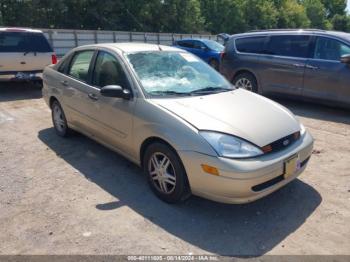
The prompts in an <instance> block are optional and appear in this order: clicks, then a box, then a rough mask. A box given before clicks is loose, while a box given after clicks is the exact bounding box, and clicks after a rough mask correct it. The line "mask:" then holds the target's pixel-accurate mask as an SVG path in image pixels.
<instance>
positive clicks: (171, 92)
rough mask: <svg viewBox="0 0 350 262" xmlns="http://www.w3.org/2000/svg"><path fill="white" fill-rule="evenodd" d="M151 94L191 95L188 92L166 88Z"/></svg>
mask: <svg viewBox="0 0 350 262" xmlns="http://www.w3.org/2000/svg"><path fill="white" fill-rule="evenodd" d="M149 93H150V94H151V95H189V93H188V92H176V91H171V90H164V91H160V90H159V91H152V92H149Z"/></svg>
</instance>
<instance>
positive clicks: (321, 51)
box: [314, 37, 350, 61]
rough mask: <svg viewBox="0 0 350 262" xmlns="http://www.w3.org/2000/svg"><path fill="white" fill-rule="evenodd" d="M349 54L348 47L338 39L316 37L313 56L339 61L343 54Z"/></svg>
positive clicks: (349, 48)
mask: <svg viewBox="0 0 350 262" xmlns="http://www.w3.org/2000/svg"><path fill="white" fill-rule="evenodd" d="M348 54H350V47H349V46H347V45H345V44H343V43H341V42H340V41H338V40H335V39H330V38H326V37H318V38H317V41H316V46H315V54H314V58H316V59H324V60H334V61H339V60H340V58H341V57H342V56H343V55H348Z"/></svg>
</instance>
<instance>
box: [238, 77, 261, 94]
mask: <svg viewBox="0 0 350 262" xmlns="http://www.w3.org/2000/svg"><path fill="white" fill-rule="evenodd" d="M233 85H234V86H235V87H236V88H242V89H245V90H248V91H251V92H254V93H257V92H258V84H257V81H256V79H255V77H254V76H253V75H252V74H251V73H241V74H239V75H237V76H236V77H235V78H234V80H233Z"/></svg>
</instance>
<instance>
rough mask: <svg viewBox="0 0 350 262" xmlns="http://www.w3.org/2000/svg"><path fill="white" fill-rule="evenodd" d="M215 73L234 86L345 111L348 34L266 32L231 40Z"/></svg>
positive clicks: (349, 91) (349, 75)
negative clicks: (310, 100)
mask: <svg viewBox="0 0 350 262" xmlns="http://www.w3.org/2000/svg"><path fill="white" fill-rule="evenodd" d="M220 71H221V73H222V74H223V75H224V76H225V77H226V78H227V79H229V80H230V81H231V82H232V83H233V84H234V85H235V86H236V87H239V88H245V89H248V90H251V91H253V92H257V93H260V94H286V95H293V96H299V97H302V98H307V99H312V100H314V99H317V100H318V101H323V102H328V103H331V104H335V102H336V103H337V105H342V106H346V107H350V34H348V33H343V32H334V31H322V30H267V31H256V32H250V33H244V34H237V35H233V36H231V38H230V40H229V41H228V42H227V44H226V47H225V51H224V53H223V55H222V61H221V66H220Z"/></svg>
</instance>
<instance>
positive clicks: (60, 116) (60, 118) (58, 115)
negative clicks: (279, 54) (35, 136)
mask: <svg viewBox="0 0 350 262" xmlns="http://www.w3.org/2000/svg"><path fill="white" fill-rule="evenodd" d="M51 116H52V123H53V126H54V128H55V131H56V134H57V135H59V136H61V137H67V136H69V135H70V134H71V133H72V130H71V129H70V128H69V127H68V124H67V119H66V116H65V114H64V112H63V109H62V107H61V105H60V103H59V102H58V101H57V100H55V101H53V102H52V104H51Z"/></svg>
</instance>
